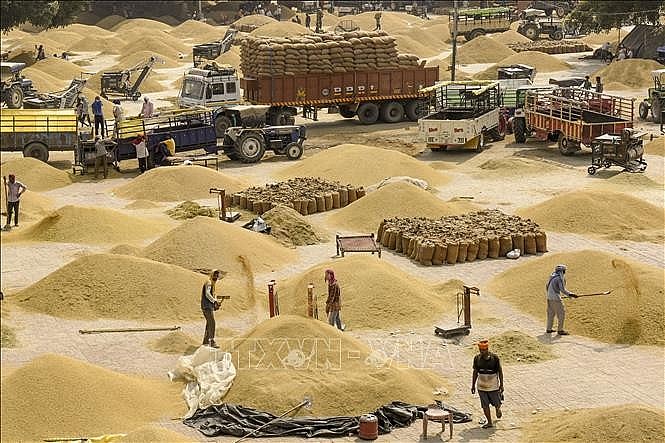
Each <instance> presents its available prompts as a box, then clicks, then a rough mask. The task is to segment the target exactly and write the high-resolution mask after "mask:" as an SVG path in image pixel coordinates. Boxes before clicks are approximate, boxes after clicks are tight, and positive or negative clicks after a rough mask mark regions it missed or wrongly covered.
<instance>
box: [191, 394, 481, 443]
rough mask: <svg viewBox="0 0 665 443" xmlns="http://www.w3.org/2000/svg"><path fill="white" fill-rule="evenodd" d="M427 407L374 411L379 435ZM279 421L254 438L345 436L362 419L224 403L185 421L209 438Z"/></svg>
mask: <svg viewBox="0 0 665 443" xmlns="http://www.w3.org/2000/svg"><path fill="white" fill-rule="evenodd" d="M437 405H438V407H441V408H443V409H446V410H447V411H449V412H452V413H453V422H455V423H464V422H468V421H471V415H470V414H466V413H463V412H460V411H458V410H456V409H455V408H452V407H449V406H447V405H445V404H443V403H440V402H437ZM426 409H427V408H426V407H422V406H414V405H410V404H408V403H402V402H398V401H396V402H392V403H390V404H387V405H384V406H381V407H380V408H379V409H377V410H376V411H374V412H373V414H374V415H375V416H376V417H377V419H378V425H379V433H380V434H387V433H390V432H391V431H392V430H393V429H395V428H404V427H407V426H410V425H411V424H412V423H413V422H414V421H415V420H416V419H417V418H422V415H423V412H424V411H425V410H426ZM272 420H275V422H274V423H271V424H270V425H268V426H266V427H265V428H263V429H261V430H260V431H258V432H256V433H254V434H252V435H253V436H254V437H283V436H300V437H308V438H311V437H345V436H348V435H353V434H357V433H358V426H359V423H360V417H325V418H313V417H288V418H281V419H277V416H276V415H273V414H270V413H268V412H262V411H258V410H256V409H252V408H246V407H244V406H239V405H234V404H228V403H227V404H222V405H219V406H210V407H208V408H206V409H199V410H198V411H196V413H195V414H194V415H193V416H192V417H190V418H188V419H186V420H184V423H185V424H186V425H187V426H190V427H192V428H195V429H197V430H198V431H199V432H201V433H202V434H203V435H205V436H207V437H218V436H221V435H232V436H235V437H243V436H245V435H247V434H249V433H250V432H252V431H254V430H255V429H257V428H259V427H261V426H264V425H265V424H266V423H268V422H270V421H272Z"/></svg>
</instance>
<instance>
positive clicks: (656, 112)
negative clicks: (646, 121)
mask: <svg viewBox="0 0 665 443" xmlns="http://www.w3.org/2000/svg"><path fill="white" fill-rule="evenodd" d="M663 108H665V100H663V99H660V98H657V97H655V98H653V99H652V100H651V115H653V121H655V122H656V123H663V110H664V109H663Z"/></svg>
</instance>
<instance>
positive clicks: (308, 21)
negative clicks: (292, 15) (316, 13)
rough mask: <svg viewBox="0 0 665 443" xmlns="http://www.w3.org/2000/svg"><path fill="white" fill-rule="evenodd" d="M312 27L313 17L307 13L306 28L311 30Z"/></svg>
mask: <svg viewBox="0 0 665 443" xmlns="http://www.w3.org/2000/svg"><path fill="white" fill-rule="evenodd" d="M310 26H312V17H311V16H310V15H309V12H307V13H305V27H306V28H307V29H310Z"/></svg>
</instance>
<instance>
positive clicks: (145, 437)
mask: <svg viewBox="0 0 665 443" xmlns="http://www.w3.org/2000/svg"><path fill="white" fill-rule="evenodd" d="M118 441H119V442H126V443H166V442H168V443H179V442H191V441H192V438H191V437H185V436H184V435H182V434H178V433H177V432H173V431H171V430H168V429H165V428H159V427H157V426H155V425H147V426H142V427H140V428H138V429H135V430H133V431H132V432H130V433H129V434H127V435H125V436H124V437H122V438H121V439H120V440H118Z"/></svg>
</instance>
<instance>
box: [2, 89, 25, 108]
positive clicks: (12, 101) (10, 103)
mask: <svg viewBox="0 0 665 443" xmlns="http://www.w3.org/2000/svg"><path fill="white" fill-rule="evenodd" d="M5 94H6V96H5V100H6V102H7V107H8V108H9V109H20V108H21V106H23V89H21V87H20V86H19V85H14V86H12V87H11V88H9V90H8V91H7V92H6V93H5Z"/></svg>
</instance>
